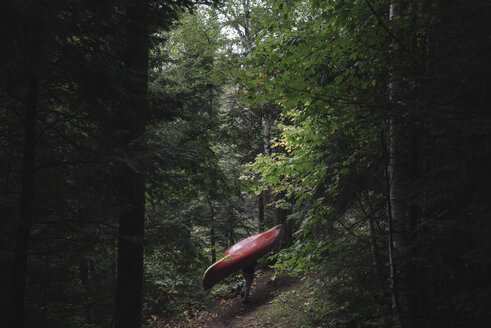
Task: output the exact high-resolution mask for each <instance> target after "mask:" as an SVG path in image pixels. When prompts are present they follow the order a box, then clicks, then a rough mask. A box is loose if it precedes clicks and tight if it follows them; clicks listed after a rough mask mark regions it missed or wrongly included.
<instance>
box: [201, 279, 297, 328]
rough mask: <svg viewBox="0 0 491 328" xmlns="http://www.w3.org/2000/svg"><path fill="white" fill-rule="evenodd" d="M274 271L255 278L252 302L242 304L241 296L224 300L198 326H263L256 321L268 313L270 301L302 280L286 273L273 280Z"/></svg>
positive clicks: (217, 327)
mask: <svg viewBox="0 0 491 328" xmlns="http://www.w3.org/2000/svg"><path fill="white" fill-rule="evenodd" d="M272 274H273V272H272V271H271V270H266V271H263V272H261V273H259V275H258V276H257V277H256V279H254V282H253V284H252V287H251V293H250V297H249V299H250V302H249V303H248V304H242V302H241V300H240V297H236V298H234V299H231V300H222V302H221V304H218V305H217V306H216V307H215V308H213V309H210V312H211V313H212V315H210V316H208V319H206V320H203V321H200V322H199V323H198V327H202V328H253V327H254V328H256V327H261V325H260V323H258V322H256V321H257V317H258V316H259V315H260V314H262V315H264V314H265V313H266V314H267V313H268V312H269V311H268V308H269V306H270V302H271V301H272V300H273V299H274V297H275V295H276V294H277V293H278V292H281V291H286V290H291V289H294V288H296V287H298V286H299V285H300V284H301V282H300V281H299V279H297V278H292V277H289V276H286V275H281V276H278V277H276V279H275V280H274V281H272V280H271V276H272Z"/></svg>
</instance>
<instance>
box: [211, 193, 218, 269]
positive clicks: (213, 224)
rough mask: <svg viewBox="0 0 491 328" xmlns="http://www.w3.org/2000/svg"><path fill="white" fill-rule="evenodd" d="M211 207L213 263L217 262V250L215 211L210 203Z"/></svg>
mask: <svg viewBox="0 0 491 328" xmlns="http://www.w3.org/2000/svg"><path fill="white" fill-rule="evenodd" d="M209 207H210V220H211V221H210V247H211V263H212V264H213V263H215V262H216V261H217V250H216V234H215V210H214V209H213V203H212V202H211V201H210V202H209Z"/></svg>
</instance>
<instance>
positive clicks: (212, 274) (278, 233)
mask: <svg viewBox="0 0 491 328" xmlns="http://www.w3.org/2000/svg"><path fill="white" fill-rule="evenodd" d="M284 233H285V232H284V228H283V225H281V224H280V225H277V226H276V227H274V228H272V229H270V230H268V231H265V232H261V233H258V234H257V235H254V236H250V237H248V238H246V239H243V240H241V241H239V242H238V243H236V244H235V245H233V246H232V247H230V248H229V249H227V250H226V251H225V252H224V253H223V254H224V257H223V258H221V259H220V260H218V261H217V262H215V263H214V264H213V265H211V266H210V267H209V268H208V269H207V270H206V272H205V274H204V275H203V288H204V289H205V290H208V289H210V288H211V287H213V286H214V285H215V284H216V283H218V282H220V281H221V280H223V279H225V278H226V277H228V276H229V275H231V274H232V273H234V272H236V271H238V270H240V269H241V268H242V267H244V266H247V265H251V264H253V263H254V261H256V260H257V259H259V258H261V257H263V256H264V255H265V254H267V253H268V252H269V251H270V250H271V249H272V248H273V247H275V246H276V245H277V244H278V243H279V242H280V240H281V239H282V238H283V236H284Z"/></svg>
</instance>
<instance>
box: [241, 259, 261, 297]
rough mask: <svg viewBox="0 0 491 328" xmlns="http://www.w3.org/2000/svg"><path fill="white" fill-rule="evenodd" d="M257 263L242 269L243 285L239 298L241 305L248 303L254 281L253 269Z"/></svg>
mask: <svg viewBox="0 0 491 328" xmlns="http://www.w3.org/2000/svg"><path fill="white" fill-rule="evenodd" d="M256 264H257V262H256V261H254V263H252V264H250V265H247V266H245V267H243V268H242V274H243V275H244V283H243V287H242V290H241V291H240V297H241V298H242V303H249V291H250V289H251V285H252V281H253V280H254V271H255V270H254V267H255V266H256Z"/></svg>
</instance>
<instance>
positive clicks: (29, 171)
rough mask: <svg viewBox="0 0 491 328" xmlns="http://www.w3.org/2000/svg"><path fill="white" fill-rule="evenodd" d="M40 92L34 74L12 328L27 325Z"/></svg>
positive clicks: (26, 126) (26, 133)
mask: <svg viewBox="0 0 491 328" xmlns="http://www.w3.org/2000/svg"><path fill="white" fill-rule="evenodd" d="M38 91H39V81H38V77H37V76H36V73H35V72H31V77H30V81H29V86H28V89H27V97H26V98H27V101H26V116H25V124H24V157H23V162H22V190H21V195H20V221H19V226H18V228H17V239H16V246H15V254H14V268H13V281H12V290H11V293H12V294H11V306H12V308H11V315H12V320H11V325H12V327H13V328H23V327H24V326H25V299H26V278H27V253H28V250H29V241H30V235H31V226H32V223H33V207H34V186H35V185H34V155H35V151H36V120H37V107H38Z"/></svg>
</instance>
